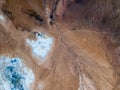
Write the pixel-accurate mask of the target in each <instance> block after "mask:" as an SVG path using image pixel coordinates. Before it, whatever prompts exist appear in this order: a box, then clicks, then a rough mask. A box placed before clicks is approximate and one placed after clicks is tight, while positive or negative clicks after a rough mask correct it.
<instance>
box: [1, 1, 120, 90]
mask: <svg viewBox="0 0 120 90" xmlns="http://www.w3.org/2000/svg"><path fill="white" fill-rule="evenodd" d="M35 32H43V33H45V34H46V35H48V36H50V37H52V38H53V39H54V41H53V44H52V47H51V49H50V51H49V53H48V55H47V56H46V57H45V59H41V58H39V57H35V56H33V55H32V49H31V47H30V46H29V45H28V44H27V43H26V40H27V39H31V40H36V37H35V35H34V33H35ZM0 55H7V56H10V57H15V56H18V57H20V58H22V59H23V62H24V63H25V65H26V66H27V67H28V68H30V69H31V70H32V71H33V73H34V75H35V80H34V82H33V83H32V84H31V85H30V87H31V88H30V90H120V1H119V0H0ZM0 73H1V72H0ZM5 90H6V89H5ZM9 90H11V89H9ZM16 90H17V89H16ZM25 90H27V89H25Z"/></svg>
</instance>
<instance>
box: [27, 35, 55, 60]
mask: <svg viewBox="0 0 120 90" xmlns="http://www.w3.org/2000/svg"><path fill="white" fill-rule="evenodd" d="M36 38H37V39H36V40H30V39H27V40H26V42H27V44H28V45H30V47H31V49H32V53H33V55H35V56H37V57H40V58H42V59H45V58H46V57H47V55H48V53H49V52H50V50H51V48H52V45H53V41H54V40H53V38H52V37H49V36H47V35H46V34H44V33H36Z"/></svg>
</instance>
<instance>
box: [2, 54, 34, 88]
mask: <svg viewBox="0 0 120 90" xmlns="http://www.w3.org/2000/svg"><path fill="white" fill-rule="evenodd" d="M33 82H34V73H33V71H32V70H31V69H29V68H27V67H26V66H25V64H24V63H23V62H22V60H21V59H20V58H19V57H14V58H11V57H7V56H0V90H30V85H31V84H32V83H33Z"/></svg>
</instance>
